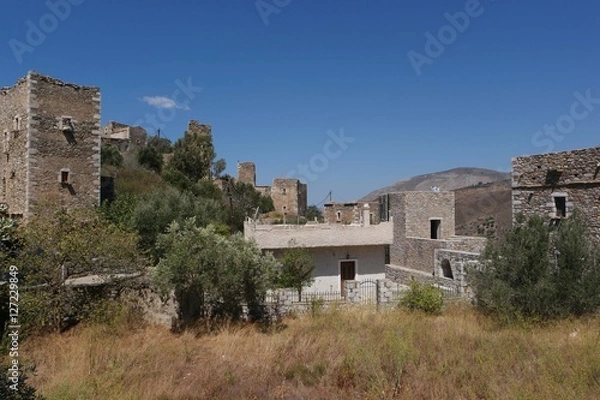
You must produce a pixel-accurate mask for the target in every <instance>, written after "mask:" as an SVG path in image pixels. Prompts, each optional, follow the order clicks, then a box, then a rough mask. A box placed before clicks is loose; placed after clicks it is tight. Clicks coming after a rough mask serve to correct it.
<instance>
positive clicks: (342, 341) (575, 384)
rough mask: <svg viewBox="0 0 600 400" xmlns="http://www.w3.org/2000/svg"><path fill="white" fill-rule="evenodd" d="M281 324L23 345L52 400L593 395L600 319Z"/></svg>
mask: <svg viewBox="0 0 600 400" xmlns="http://www.w3.org/2000/svg"><path fill="white" fill-rule="evenodd" d="M285 325H286V326H285V327H284V328H283V329H281V330H280V331H277V332H271V333H261V332H260V331H259V330H258V329H257V328H256V327H253V326H237V325H230V326H222V327H221V329H220V330H219V331H218V332H215V333H213V334H210V335H201V336H197V335H195V334H194V333H193V332H186V333H183V334H180V335H175V334H173V333H171V332H169V331H168V330H165V329H163V328H160V327H141V328H138V329H135V330H133V331H126V330H125V329H122V330H121V331H120V332H114V331H110V330H109V329H107V328H102V327H100V326H88V327H79V328H77V329H75V330H73V331H71V332H69V333H67V334H62V335H50V336H45V337H40V338H35V339H30V340H28V341H26V342H25V343H24V346H23V350H24V351H23V354H24V355H26V357H27V360H24V361H27V362H30V363H35V365H36V374H35V376H31V378H30V383H31V384H32V385H33V386H35V387H37V388H38V392H39V393H41V394H44V395H45V396H47V397H48V398H49V399H86V400H88V399H341V398H355V399H393V398H398V399H593V398H598V397H599V396H600V318H591V319H582V320H573V321H560V322H557V323H555V324H553V325H551V326H545V327H539V326H538V327H511V328H502V327H498V326H495V325H494V324H493V322H492V321H490V320H488V319H486V318H484V317H481V316H480V315H478V314H477V313H475V312H474V311H472V310H470V309H468V308H464V307H463V308H461V307H455V308H452V309H450V310H447V311H446V313H445V314H444V315H442V316H437V317H430V316H424V315H421V314H410V313H405V312H403V311H399V310H389V311H385V312H379V313H377V312H375V311H373V310H370V309H351V310H334V311H329V312H325V313H323V314H322V315H319V316H316V317H310V316H305V317H300V318H296V319H290V320H287V321H285Z"/></svg>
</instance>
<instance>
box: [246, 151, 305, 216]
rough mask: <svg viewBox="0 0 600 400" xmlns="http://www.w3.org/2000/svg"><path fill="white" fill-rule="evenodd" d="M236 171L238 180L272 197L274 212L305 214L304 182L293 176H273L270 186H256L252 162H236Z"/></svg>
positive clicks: (292, 214)
mask: <svg viewBox="0 0 600 400" xmlns="http://www.w3.org/2000/svg"><path fill="white" fill-rule="evenodd" d="M237 172H238V178H237V180H238V181H239V182H243V183H249V184H251V185H252V186H254V188H255V189H256V190H257V191H258V192H260V193H261V194H262V195H263V196H269V197H271V199H273V206H274V207H275V212H277V213H279V214H281V215H287V216H304V215H306V208H307V203H308V192H307V186H306V184H305V183H301V182H300V181H299V180H298V179H294V178H275V179H273V184H272V185H271V186H257V185H256V166H255V165H254V163H253V162H241V163H238V165H237Z"/></svg>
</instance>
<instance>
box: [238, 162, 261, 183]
mask: <svg viewBox="0 0 600 400" xmlns="http://www.w3.org/2000/svg"><path fill="white" fill-rule="evenodd" d="M237 174H238V178H237V180H238V181H239V182H242V183H249V184H251V185H252V186H256V166H255V165H254V163H253V162H241V163H238V165H237Z"/></svg>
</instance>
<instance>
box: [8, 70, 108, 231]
mask: <svg viewBox="0 0 600 400" xmlns="http://www.w3.org/2000/svg"><path fill="white" fill-rule="evenodd" d="M0 132H1V134H2V140H3V143H2V150H3V151H2V152H3V154H2V157H0V176H1V178H2V188H1V189H2V190H1V192H0V203H1V204H2V211H3V212H4V213H5V214H7V215H10V216H13V217H17V218H19V217H20V218H24V219H25V220H27V219H28V218H29V217H31V216H32V215H34V214H35V213H36V212H39V209H36V207H35V206H36V205H37V204H43V203H45V202H51V203H52V204H58V205H62V206H64V207H68V208H70V207H93V206H97V205H98V204H99V201H100V89H98V88H97V87H88V86H79V85H75V84H71V83H65V82H62V81H60V80H58V79H54V78H51V77H49V76H44V75H41V74H38V73H36V72H33V71H32V72H29V73H28V74H27V76H25V77H24V78H22V79H20V80H19V81H18V82H17V83H16V84H15V85H14V86H12V87H6V88H2V89H0Z"/></svg>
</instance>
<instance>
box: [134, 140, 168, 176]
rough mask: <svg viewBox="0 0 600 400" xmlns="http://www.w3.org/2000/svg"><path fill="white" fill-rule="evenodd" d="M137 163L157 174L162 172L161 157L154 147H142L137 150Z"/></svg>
mask: <svg viewBox="0 0 600 400" xmlns="http://www.w3.org/2000/svg"><path fill="white" fill-rule="evenodd" d="M137 161H138V164H140V165H141V166H143V167H145V168H148V169H150V170H152V171H154V172H156V173H157V174H160V173H161V172H162V168H163V156H162V153H160V151H159V150H158V149H157V148H156V147H154V146H146V147H142V148H141V149H139V150H138V153H137Z"/></svg>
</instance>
